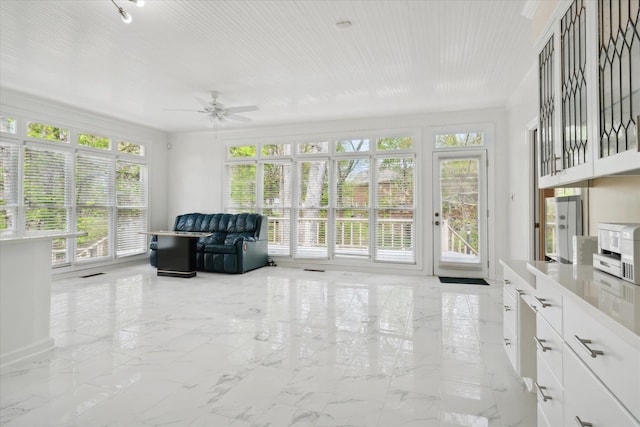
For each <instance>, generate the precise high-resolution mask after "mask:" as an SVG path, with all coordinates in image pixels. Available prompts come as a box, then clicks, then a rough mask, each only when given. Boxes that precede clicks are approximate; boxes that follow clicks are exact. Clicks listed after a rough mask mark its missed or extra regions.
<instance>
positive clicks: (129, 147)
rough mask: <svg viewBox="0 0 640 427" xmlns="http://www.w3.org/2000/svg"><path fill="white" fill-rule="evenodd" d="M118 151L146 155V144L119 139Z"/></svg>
mask: <svg viewBox="0 0 640 427" xmlns="http://www.w3.org/2000/svg"><path fill="white" fill-rule="evenodd" d="M118 152H119V153H123V154H132V155H134V156H144V145H140V144H134V143H133V142H124V141H119V142H118Z"/></svg>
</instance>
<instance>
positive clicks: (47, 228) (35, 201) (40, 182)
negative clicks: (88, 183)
mask: <svg viewBox="0 0 640 427" xmlns="http://www.w3.org/2000/svg"><path fill="white" fill-rule="evenodd" d="M72 164H73V157H72V154H71V152H70V151H62V150H56V149H53V148H46V147H38V146H31V145H27V146H26V147H25V148H24V169H23V174H24V190H23V194H24V197H23V202H24V208H25V232H26V233H27V234H28V235H37V234H45V233H47V232H54V231H69V230H70V229H71V227H70V224H69V220H70V218H71V204H72V200H71V189H72V182H73V166H72ZM68 261H69V254H68V250H67V239H55V240H54V241H53V251H52V264H54V265H56V264H61V263H66V262H68Z"/></svg>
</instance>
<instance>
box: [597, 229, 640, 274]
mask: <svg viewBox="0 0 640 427" xmlns="http://www.w3.org/2000/svg"><path fill="white" fill-rule="evenodd" d="M593 267H594V268H597V269H598V270H602V271H604V272H606V273H609V274H612V275H614V276H616V277H619V278H621V279H623V280H626V281H627V282H631V283H633V284H636V285H640V224H622V223H620V224H618V223H600V224H598V252H597V253H595V254H593Z"/></svg>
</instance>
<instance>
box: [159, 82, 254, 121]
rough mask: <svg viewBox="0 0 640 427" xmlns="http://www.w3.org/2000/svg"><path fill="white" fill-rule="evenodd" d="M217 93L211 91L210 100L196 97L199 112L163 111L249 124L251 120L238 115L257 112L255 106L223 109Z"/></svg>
mask: <svg viewBox="0 0 640 427" xmlns="http://www.w3.org/2000/svg"><path fill="white" fill-rule="evenodd" d="M219 95H220V93H219V92H218V91H215V90H213V91H211V100H209V101H205V100H204V99H202V98H198V97H196V101H198V103H199V104H200V105H201V106H202V108H201V109H199V110H183V109H165V110H166V111H191V112H198V113H203V114H207V115H208V116H209V117H210V118H211V120H215V121H219V122H221V121H225V120H235V121H238V122H250V121H251V119H250V118H248V117H245V116H241V115H239V114H238V113H248V112H251V111H257V110H258V107H257V106H256V105H242V106H236V107H225V106H224V104H222V103H221V102H219V101H218V96H219Z"/></svg>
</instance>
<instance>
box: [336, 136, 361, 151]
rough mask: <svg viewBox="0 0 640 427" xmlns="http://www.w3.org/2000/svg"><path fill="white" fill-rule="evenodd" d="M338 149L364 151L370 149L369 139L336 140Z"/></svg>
mask: <svg viewBox="0 0 640 427" xmlns="http://www.w3.org/2000/svg"><path fill="white" fill-rule="evenodd" d="M336 151H337V152H339V153H362V152H366V151H369V140H368V139H346V140H340V141H336Z"/></svg>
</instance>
